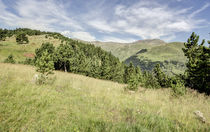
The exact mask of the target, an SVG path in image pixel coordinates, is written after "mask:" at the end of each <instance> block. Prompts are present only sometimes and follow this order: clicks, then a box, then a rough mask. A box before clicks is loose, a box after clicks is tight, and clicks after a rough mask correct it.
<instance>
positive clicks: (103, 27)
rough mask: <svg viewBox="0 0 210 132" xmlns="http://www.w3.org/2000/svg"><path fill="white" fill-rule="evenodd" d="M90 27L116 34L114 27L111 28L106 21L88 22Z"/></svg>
mask: <svg viewBox="0 0 210 132" xmlns="http://www.w3.org/2000/svg"><path fill="white" fill-rule="evenodd" d="M87 23H88V24H89V25H90V26H92V27H94V28H96V29H98V30H99V31H106V32H114V31H116V30H115V29H114V27H111V26H109V25H108V24H107V23H106V22H105V20H90V21H88V22H87Z"/></svg>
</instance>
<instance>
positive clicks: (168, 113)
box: [0, 63, 210, 132]
mask: <svg viewBox="0 0 210 132" xmlns="http://www.w3.org/2000/svg"><path fill="white" fill-rule="evenodd" d="M35 74H36V72H35V69H34V67H31V66H26V65H18V64H4V63H0V131H1V132H4V131H10V132H13V131H55V132H64V131H72V132H87V131H89V132H100V131H101V132H102V131H103V132H104V131H107V132H110V131H111V132H116V131H120V132H122V131H123V132H132V131H133V132H134V131H161V132H164V131H167V132H168V131H189V132H191V131H199V132H201V131H209V130H210V127H209V124H208V123H202V122H201V121H200V120H199V119H197V118H196V116H195V115H194V111H196V110H199V111H201V112H202V113H203V114H204V117H205V118H206V120H207V122H209V121H210V111H209V110H210V98H209V97H207V96H204V95H203V94H199V93H196V92H194V91H188V92H187V94H186V95H184V96H183V97H180V98H176V97H173V96H171V91H170V89H158V90H153V89H144V88H140V89H139V91H137V92H136V93H133V92H125V91H124V90H123V88H124V86H125V85H122V84H118V83H114V82H111V81H104V80H99V79H93V78H90V77H85V76H81V75H75V74H71V73H64V72H58V71H56V72H55V75H54V76H55V77H56V80H55V81H54V83H53V84H46V85H37V84H35V80H34V75H35Z"/></svg>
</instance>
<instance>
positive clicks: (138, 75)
mask: <svg viewBox="0 0 210 132" xmlns="http://www.w3.org/2000/svg"><path fill="white" fill-rule="evenodd" d="M136 76H137V80H138V82H139V83H142V82H143V81H142V80H143V74H142V71H141V68H140V67H139V66H137V67H136Z"/></svg>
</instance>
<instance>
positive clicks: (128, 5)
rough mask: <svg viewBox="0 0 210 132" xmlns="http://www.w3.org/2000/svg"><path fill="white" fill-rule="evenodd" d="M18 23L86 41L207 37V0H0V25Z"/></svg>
mask: <svg viewBox="0 0 210 132" xmlns="http://www.w3.org/2000/svg"><path fill="white" fill-rule="evenodd" d="M19 27H23V28H31V29H38V30H41V31H53V32H59V33H61V34H63V35H65V36H68V37H71V38H77V39H81V40H86V41H103V42H110V41H114V42H121V43H128V42H134V41H137V40H142V39H162V40H164V41H166V42H172V41H180V42H185V41H186V40H187V38H188V37H189V36H190V34H191V33H192V32H195V33H196V34H198V35H200V38H201V39H206V40H210V34H209V33H210V0H0V28H7V29H15V28H19Z"/></svg>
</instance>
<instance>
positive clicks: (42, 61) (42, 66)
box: [35, 50, 54, 84]
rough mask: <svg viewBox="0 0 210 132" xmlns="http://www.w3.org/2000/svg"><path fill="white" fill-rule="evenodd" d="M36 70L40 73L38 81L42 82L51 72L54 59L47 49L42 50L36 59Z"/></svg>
mask: <svg viewBox="0 0 210 132" xmlns="http://www.w3.org/2000/svg"><path fill="white" fill-rule="evenodd" d="M35 65H36V67H37V69H36V70H37V71H38V72H40V73H41V76H40V78H39V83H41V84H44V83H45V82H46V80H47V79H48V75H50V74H53V70H54V61H53V55H52V54H49V53H48V52H47V50H45V51H43V52H42V54H41V56H40V57H39V58H38V59H37V61H36V64H35Z"/></svg>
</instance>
